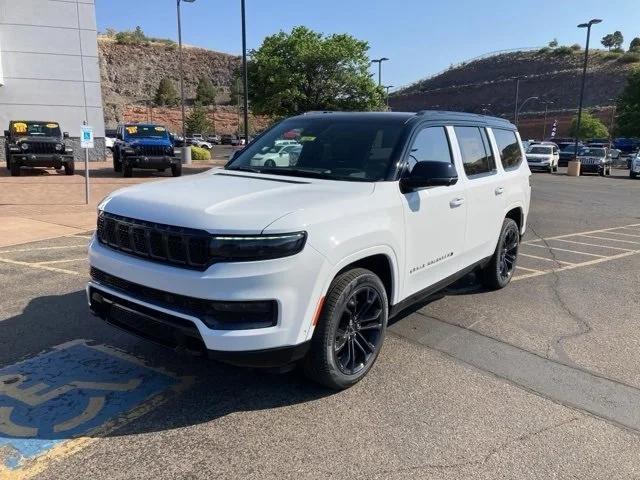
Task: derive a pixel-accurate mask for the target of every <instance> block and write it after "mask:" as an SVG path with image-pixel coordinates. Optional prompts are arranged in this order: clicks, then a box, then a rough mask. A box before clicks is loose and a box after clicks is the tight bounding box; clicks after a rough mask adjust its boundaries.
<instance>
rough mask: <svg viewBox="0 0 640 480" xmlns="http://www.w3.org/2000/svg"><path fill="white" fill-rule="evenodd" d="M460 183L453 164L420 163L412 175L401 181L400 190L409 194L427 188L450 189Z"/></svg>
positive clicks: (416, 165) (412, 171)
mask: <svg viewBox="0 0 640 480" xmlns="http://www.w3.org/2000/svg"><path fill="white" fill-rule="evenodd" d="M457 182H458V172H456V167H454V166H453V164H452V163H447V162H431V161H429V162H418V163H416V164H415V166H414V167H413V170H411V173H410V174H409V175H408V176H406V177H404V178H401V179H400V190H401V191H402V193H409V192H413V191H416V190H418V189H420V188H425V187H448V186H451V185H454V184H456V183H457Z"/></svg>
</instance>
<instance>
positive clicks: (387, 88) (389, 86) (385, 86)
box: [382, 85, 393, 110]
mask: <svg viewBox="0 0 640 480" xmlns="http://www.w3.org/2000/svg"><path fill="white" fill-rule="evenodd" d="M382 88H384V89H385V90H386V91H387V110H389V89H391V88H393V85H383V86H382Z"/></svg>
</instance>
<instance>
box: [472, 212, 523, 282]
mask: <svg viewBox="0 0 640 480" xmlns="http://www.w3.org/2000/svg"><path fill="white" fill-rule="evenodd" d="M507 242H508V244H507ZM519 247H520V230H519V229H518V224H517V223H516V222H514V221H513V219H511V218H505V219H504V222H502V230H501V231H500V237H499V238H498V245H497V246H496V251H495V252H494V253H493V256H492V257H491V260H490V261H489V264H488V265H486V266H485V267H484V268H483V269H482V270H481V272H480V278H481V280H482V283H483V285H484V286H485V287H487V288H488V289H490V290H500V289H501V288H504V287H506V286H507V285H508V284H509V282H510V281H511V278H512V277H513V272H514V271H515V269H516V263H517V261H518V249H519Z"/></svg>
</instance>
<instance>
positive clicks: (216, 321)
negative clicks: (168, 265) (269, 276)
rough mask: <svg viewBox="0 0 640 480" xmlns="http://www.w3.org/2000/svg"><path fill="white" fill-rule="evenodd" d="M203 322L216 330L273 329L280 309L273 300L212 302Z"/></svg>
mask: <svg viewBox="0 0 640 480" xmlns="http://www.w3.org/2000/svg"><path fill="white" fill-rule="evenodd" d="M201 320H202V321H203V322H204V324H205V325H207V327H209V328H211V329H214V330H252V329H256V328H267V327H273V326H274V325H276V323H277V320H278V307H277V303H276V302H275V301H273V300H269V301H258V302H211V303H210V304H209V305H208V308H207V311H206V314H205V315H203V316H202V317H201Z"/></svg>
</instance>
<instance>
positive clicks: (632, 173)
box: [629, 172, 638, 178]
mask: <svg viewBox="0 0 640 480" xmlns="http://www.w3.org/2000/svg"><path fill="white" fill-rule="evenodd" d="M637 176H638V174H637V173H636V172H629V177H631V178H636V177H637Z"/></svg>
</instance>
